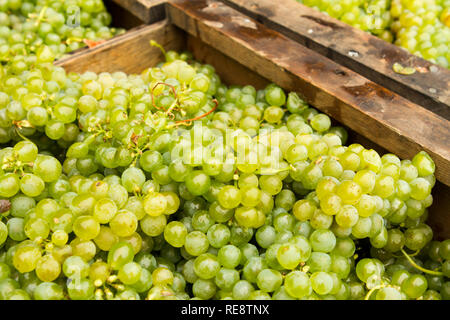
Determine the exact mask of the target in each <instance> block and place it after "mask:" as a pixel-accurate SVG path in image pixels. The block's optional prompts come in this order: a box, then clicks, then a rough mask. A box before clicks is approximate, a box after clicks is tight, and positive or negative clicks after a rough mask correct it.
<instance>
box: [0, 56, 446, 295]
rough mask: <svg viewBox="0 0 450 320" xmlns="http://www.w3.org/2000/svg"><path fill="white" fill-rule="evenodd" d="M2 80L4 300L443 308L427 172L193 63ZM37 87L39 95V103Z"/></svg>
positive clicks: (47, 66)
mask: <svg viewBox="0 0 450 320" xmlns="http://www.w3.org/2000/svg"><path fill="white" fill-rule="evenodd" d="M163 52H164V54H165V57H166V62H164V63H160V64H158V65H157V66H155V67H152V68H148V69H146V70H144V71H143V72H142V73H141V74H139V75H127V74H124V73H122V72H116V73H112V74H110V73H100V74H95V73H92V72H86V73H84V74H76V73H69V74H66V73H65V71H64V70H63V69H61V68H58V67H55V66H53V65H52V64H51V61H52V60H53V59H54V58H55V56H54V54H53V51H52V49H51V48H49V47H42V49H41V50H40V52H39V54H38V55H37V59H38V60H39V62H38V63H37V64H35V65H31V64H27V67H26V68H25V69H26V70H25V69H24V70H17V65H15V64H14V63H7V64H6V65H5V66H3V68H2V69H1V71H2V72H1V74H2V82H1V83H2V87H1V91H2V92H1V93H0V97H1V99H0V100H1V101H0V102H2V103H1V108H0V114H1V117H0V119H1V123H0V127H1V130H2V131H1V132H2V135H1V137H2V141H1V142H2V146H3V147H2V149H1V151H0V165H1V171H0V212H1V213H0V217H1V219H0V299H2V300H17V299H36V300H62V299H72V300H77V299H96V300H102V299H108V300H111V299H127V300H139V299H148V300H154V299H183V300H185V299H239V300H246V299H250V300H257V299H258V300H259V299H282V300H286V299H320V300H323V299H338V300H347V299H378V300H382V299H449V298H450V291H449V290H450V281H449V262H448V261H449V252H450V242H449V240H446V241H442V242H438V241H433V231H432V230H431V228H430V227H429V226H428V225H427V224H426V218H427V214H428V211H427V210H428V209H427V208H428V207H429V206H430V205H431V204H432V202H433V197H432V195H431V190H432V187H433V186H434V184H435V177H434V171H435V165H434V163H433V161H432V159H431V158H430V157H429V155H428V154H426V153H425V152H419V153H418V154H417V155H416V156H415V157H413V158H412V159H411V160H400V159H399V158H398V157H397V156H395V155H393V154H384V155H382V156H380V155H379V154H378V153H377V152H376V151H374V150H372V149H366V148H364V147H363V146H362V145H360V144H355V143H354V144H350V145H348V146H346V144H347V139H348V136H347V132H346V130H345V129H344V128H343V127H340V126H333V123H332V120H331V119H330V118H329V117H328V116H327V115H325V114H321V113H319V112H318V111H317V110H315V109H314V108H312V107H311V106H309V105H308V104H307V103H306V102H305V101H303V100H302V99H301V98H300V97H299V95H298V94H296V93H294V92H291V93H289V94H286V93H285V92H284V91H283V90H282V89H281V88H280V87H278V86H276V85H274V84H271V85H268V86H267V87H266V88H264V89H261V90H256V89H255V88H254V87H252V86H250V85H249V86H226V85H225V84H223V83H222V82H221V80H220V78H219V77H218V75H217V74H216V73H215V70H214V68H213V67H212V66H210V65H203V64H200V63H198V62H195V61H193V60H192V56H191V55H190V54H189V53H181V54H178V53H176V52H173V51H169V52H165V51H163ZM35 88H40V90H35Z"/></svg>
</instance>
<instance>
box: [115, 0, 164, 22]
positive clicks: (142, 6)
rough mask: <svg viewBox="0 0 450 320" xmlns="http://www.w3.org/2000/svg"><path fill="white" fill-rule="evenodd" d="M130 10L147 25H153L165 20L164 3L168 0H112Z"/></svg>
mask: <svg viewBox="0 0 450 320" xmlns="http://www.w3.org/2000/svg"><path fill="white" fill-rule="evenodd" d="M110 1H111V0H110ZM112 1H114V2H115V3H117V4H119V5H120V6H122V7H123V8H125V9H127V10H129V11H130V12H131V13H133V14H134V15H135V16H136V17H138V18H139V19H141V20H142V21H143V22H145V23H153V22H156V21H161V20H163V19H164V16H165V10H164V3H165V2H167V1H166V0H112Z"/></svg>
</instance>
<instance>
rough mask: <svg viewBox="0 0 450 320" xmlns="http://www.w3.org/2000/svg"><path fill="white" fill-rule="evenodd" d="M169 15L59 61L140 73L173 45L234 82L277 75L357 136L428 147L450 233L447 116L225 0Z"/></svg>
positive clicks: (438, 211) (178, 7)
mask: <svg viewBox="0 0 450 320" xmlns="http://www.w3.org/2000/svg"><path fill="white" fill-rule="evenodd" d="M166 13H167V19H166V20H163V21H160V22H157V23H155V24H152V25H146V26H141V27H140V28H138V29H135V30H133V31H130V32H128V33H127V34H125V35H122V36H119V37H117V38H115V39H112V40H111V41H108V42H105V43H103V44H101V45H99V46H97V47H95V48H92V49H89V50H85V51H82V52H78V53H76V54H74V55H73V56H71V57H69V58H66V59H64V60H60V61H58V62H57V63H58V64H59V65H61V66H63V67H65V68H66V70H67V71H77V72H83V71H87V70H90V71H95V72H102V71H108V72H114V71H124V72H127V73H138V72H140V71H142V70H143V69H145V68H147V67H150V66H154V65H155V64H156V62H158V61H160V60H161V59H162V55H161V53H160V52H159V50H158V49H156V48H153V47H150V46H149V41H150V40H152V39H153V40H156V41H158V42H159V43H161V44H162V45H163V46H164V47H165V48H166V49H167V50H170V49H173V50H184V49H188V50H190V51H191V52H192V53H193V55H194V57H195V58H196V59H197V60H199V61H202V62H204V63H209V64H211V65H213V66H214V67H215V68H216V71H217V73H218V74H219V75H220V76H221V78H222V79H223V81H224V82H226V83H228V84H252V85H254V86H255V87H256V88H263V87H264V86H265V85H266V84H268V83H269V82H275V83H277V84H279V85H280V86H282V87H283V88H285V89H286V90H289V91H296V92H298V93H299V94H301V95H302V96H303V97H304V98H305V99H306V100H307V101H308V102H309V103H311V104H312V105H313V106H314V107H316V108H317V109H319V110H321V111H322V112H325V113H327V114H328V115H330V116H331V117H332V118H334V119H335V120H336V121H338V122H340V123H342V124H343V125H345V126H347V127H349V128H350V129H351V130H350V137H351V142H360V143H362V144H363V145H365V146H366V147H374V148H375V149H377V150H380V151H383V150H387V151H390V152H393V153H395V154H397V155H399V156H400V157H402V158H411V157H412V156H413V155H414V154H415V153H417V152H418V151H420V150H426V151H427V152H428V153H429V154H430V155H431V156H432V157H433V159H434V161H435V162H436V165H437V171H436V175H437V178H438V180H439V181H440V182H438V183H437V184H436V186H435V188H434V190H433V194H434V197H435V202H434V204H433V205H432V207H431V208H430V220H429V223H430V224H431V225H432V227H433V228H434V230H435V234H436V237H437V238H438V239H443V238H450V223H449V221H450V215H449V208H450V201H449V196H448V194H449V190H450V188H449V185H450V150H449V147H448V141H450V132H449V130H450V128H449V126H448V121H447V120H445V119H443V118H442V117H440V116H438V115H436V114H435V113H433V112H431V111H429V110H426V109H424V108H423V107H421V106H419V105H417V104H414V103H413V102H411V101H409V100H407V99H405V98H403V97H401V96H400V95H398V94H396V93H394V92H392V91H391V90H388V89H386V88H384V87H382V86H380V85H378V84H376V83H374V82H372V81H370V80H369V79H367V78H365V77H363V76H361V75H359V74H358V73H356V72H354V71H352V70H350V69H348V68H346V67H344V66H342V65H339V64H337V63H336V62H333V61H331V60H330V59H328V58H326V57H324V56H322V55H320V54H318V53H316V52H314V51H312V50H310V49H308V48H306V47H305V46H303V45H301V44H299V43H298V42H296V41H293V40H291V39H289V38H288V37H286V36H284V35H282V34H280V33H279V32H277V31H274V30H272V29H269V28H268V27H266V26H264V25H262V24H260V23H258V22H257V21H255V20H253V19H251V18H249V17H248V16H246V15H244V14H242V13H239V12H238V11H236V10H234V9H232V8H230V7H228V6H227V5H225V4H223V3H221V2H218V1H208V0H179V1H171V2H169V3H167V4H166Z"/></svg>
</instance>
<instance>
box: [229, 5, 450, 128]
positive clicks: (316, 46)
mask: <svg viewBox="0 0 450 320" xmlns="http://www.w3.org/2000/svg"><path fill="white" fill-rule="evenodd" d="M222 1H223V2H225V3H226V4H228V5H230V6H231V7H233V8H235V9H238V10H239V11H241V12H243V13H245V14H246V15H248V16H250V17H252V18H254V19H256V20H257V21H259V22H261V23H263V24H264V25H266V26H268V27H270V28H273V29H274V30H277V31H279V32H280V33H282V34H284V35H286V36H287V37H289V38H291V39H293V40H295V41H297V42H299V43H301V44H303V45H305V46H307V47H308V48H310V49H312V50H314V51H315V52H318V53H320V54H322V55H325V56H327V57H329V58H330V59H331V60H333V61H335V62H337V63H339V64H341V65H343V66H346V67H348V68H350V69H351V70H353V71H355V72H357V73H359V74H361V75H363V76H364V77H366V78H368V79H370V80H372V81H374V82H376V83H378V84H380V85H382V86H383V87H385V88H388V89H390V90H391V91H394V92H396V93H398V94H400V95H401V96H403V97H405V98H407V99H409V100H411V101H412V102H414V103H417V104H420V105H422V106H423V107H425V108H427V109H429V110H431V111H433V112H435V113H436V114H438V115H440V116H441V117H444V118H445V119H447V120H449V119H450V70H448V69H446V68H443V67H440V66H438V65H435V64H433V63H431V62H429V61H426V60H424V59H421V58H418V57H417V56H415V55H412V54H410V53H409V52H407V51H406V50H404V49H402V48H400V47H397V46H395V45H393V44H391V43H388V42H386V41H384V40H381V39H379V38H377V37H375V36H373V35H370V34H369V33H367V32H364V31H362V30H359V29H356V28H353V27H351V26H349V25H347V24H345V23H343V22H341V21H339V20H337V19H334V18H332V17H330V16H328V15H326V14H324V13H322V12H319V11H317V10H314V9H312V8H309V7H307V6H305V5H302V4H300V3H298V2H296V1H293V0H277V1H273V0H222ZM395 62H398V63H400V64H402V65H404V66H414V67H421V68H424V70H426V71H427V72H424V73H420V72H416V73H415V74H413V75H400V74H397V73H395V72H394V71H393V70H392V66H393V64H394V63H395ZM430 68H431V70H432V71H433V72H432V71H429V70H430Z"/></svg>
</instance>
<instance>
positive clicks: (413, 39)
mask: <svg viewBox="0 0 450 320" xmlns="http://www.w3.org/2000/svg"><path fill="white" fill-rule="evenodd" d="M297 1H298V2H301V3H303V4H305V5H307V6H310V7H313V8H315V9H317V10H320V11H322V12H324V13H326V14H328V15H330V16H332V17H334V18H336V19H339V20H341V21H343V22H345V23H347V24H350V25H352V26H354V27H355V28H358V29H361V30H363V31H366V32H370V33H371V34H374V35H376V36H377V37H380V38H381V39H383V40H386V41H388V42H391V43H394V44H396V45H398V46H400V47H402V48H404V49H406V50H407V51H409V52H411V53H412V54H414V55H416V56H419V57H421V58H424V59H426V60H429V61H431V62H433V63H436V64H439V65H440V66H442V67H444V68H450V55H449V52H450V50H449V48H450V1H448V0H431V1H424V0H392V1H387V0H366V1H363V0H341V1H331V0H320V1H316V0H303V1H301V0H297Z"/></svg>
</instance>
